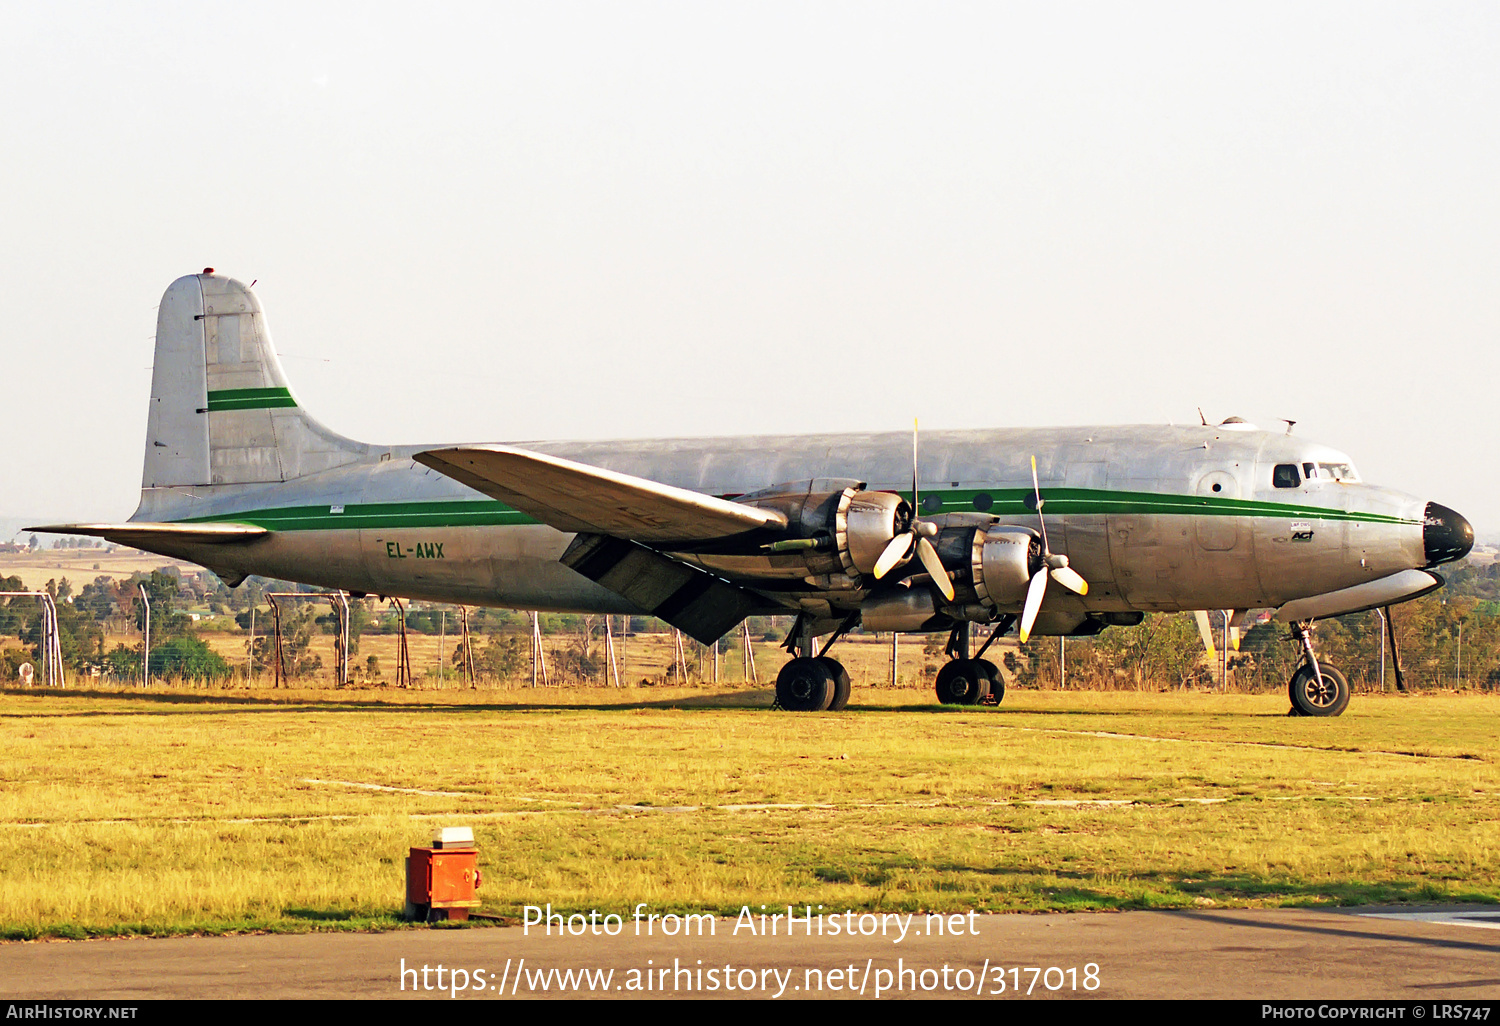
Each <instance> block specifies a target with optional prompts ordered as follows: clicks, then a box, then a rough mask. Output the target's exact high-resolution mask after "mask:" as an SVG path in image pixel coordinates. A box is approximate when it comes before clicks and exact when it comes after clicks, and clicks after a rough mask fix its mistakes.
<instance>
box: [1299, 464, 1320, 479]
mask: <svg viewBox="0 0 1500 1026" xmlns="http://www.w3.org/2000/svg"><path fill="white" fill-rule="evenodd" d="M1302 473H1304V474H1306V475H1307V479H1308V480H1309V481H1311V480H1312V479H1313V478H1315V477H1317V476H1318V465H1317V464H1316V463H1304V464H1302Z"/></svg>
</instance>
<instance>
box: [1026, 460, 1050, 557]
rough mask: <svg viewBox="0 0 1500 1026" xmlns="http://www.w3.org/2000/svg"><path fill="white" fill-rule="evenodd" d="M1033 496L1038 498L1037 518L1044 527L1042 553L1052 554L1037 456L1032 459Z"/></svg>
mask: <svg viewBox="0 0 1500 1026" xmlns="http://www.w3.org/2000/svg"><path fill="white" fill-rule="evenodd" d="M1031 494H1032V495H1034V496H1035V497H1036V518H1037V520H1038V521H1040V522H1041V525H1042V552H1044V553H1046V552H1051V551H1052V549H1051V547H1050V546H1048V544H1047V521H1046V520H1044V519H1043V518H1042V485H1041V482H1039V481H1038V480H1037V476H1036V456H1035V455H1033V456H1032V457H1031Z"/></svg>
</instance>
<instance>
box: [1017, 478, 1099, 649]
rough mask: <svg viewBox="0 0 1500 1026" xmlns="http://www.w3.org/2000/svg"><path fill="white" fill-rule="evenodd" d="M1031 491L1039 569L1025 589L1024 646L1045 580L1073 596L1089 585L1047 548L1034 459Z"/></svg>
mask: <svg viewBox="0 0 1500 1026" xmlns="http://www.w3.org/2000/svg"><path fill="white" fill-rule="evenodd" d="M1031 488H1032V493H1033V494H1034V495H1035V496H1036V518H1037V520H1039V521H1040V522H1041V525H1042V565H1041V567H1040V568H1038V569H1037V572H1036V573H1035V574H1033V575H1032V577H1031V583H1030V584H1029V585H1027V587H1026V604H1025V605H1024V606H1022V608H1021V633H1020V638H1021V641H1022V642H1023V643H1024V642H1025V641H1026V639H1027V638H1029V637H1030V636H1031V628H1032V627H1033V626H1034V625H1035V624H1036V615H1037V613H1039V612H1040V611H1041V608H1042V599H1044V598H1045V597H1046V596H1047V578H1049V577H1050V578H1052V579H1053V580H1054V581H1056V582H1057V583H1058V584H1061V585H1062V586H1063V587H1064V588H1067V589H1068V590H1069V591H1071V592H1073V593H1075V594H1078V595H1087V594H1088V593H1089V582H1088V581H1085V580H1084V579H1083V578H1082V577H1081V576H1080V575H1079V573H1078V571H1077V570H1074V569H1072V568H1071V567H1069V566H1068V557H1067V556H1063V555H1058V554H1056V553H1054V552H1053V551H1052V550H1051V549H1050V548H1049V547H1048V545H1047V521H1046V520H1045V519H1043V517H1042V486H1041V484H1040V482H1039V481H1038V479H1037V476H1036V457H1035V456H1033V457H1031Z"/></svg>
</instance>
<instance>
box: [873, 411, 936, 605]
mask: <svg viewBox="0 0 1500 1026" xmlns="http://www.w3.org/2000/svg"><path fill="white" fill-rule="evenodd" d="M920 498H921V497H920V496H919V495H918V494H917V422H916V421H915V420H913V421H912V422H911V505H912V509H913V510H917V509H920V508H921V506H920V505H919V502H918V500H919V499H920ZM937 533H938V526H937V524H934V523H930V522H929V521H926V520H922V519H919V518H918V517H917V516H916V515H915V514H913V516H912V519H911V523H910V524H909V525H908V527H907V530H905V531H898V532H896V537H894V538H892V539H891V540H890V543H889V544H888V545H886V547H885V551H883V552H881V554H880V558H879V559H877V560H876V561H875V579H876V580H879V579H880V578H882V577H884V576H885V575H886V574H888V573H890V572H891V571H892V570H894V569H895V568H896V567H898V566H901V565H902V564H904V563H906V561H907V560H909V559H911V556H912V550H913V549H915V550H916V554H917V558H918V559H919V560H921V561H922V566H924V567H925V568H926V569H927V573H928V574H929V575H931V577H932V583H934V584H936V585H937V588H938V591H940V592H942V593H943V598H945V599H947V600H948V601H949V602H952V601H953V595H954V592H953V580H952V578H950V577H949V576H948V571H947V570H945V569H944V568H943V561H942V560H941V559H939V558H938V554H937V549H935V548H933V546H932V541H931V539H933V538H936V537H937Z"/></svg>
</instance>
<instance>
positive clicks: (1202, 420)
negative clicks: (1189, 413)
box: [1198, 406, 1208, 427]
mask: <svg viewBox="0 0 1500 1026" xmlns="http://www.w3.org/2000/svg"><path fill="white" fill-rule="evenodd" d="M1198 422H1199V423H1200V424H1202V425H1203V426H1204V427H1208V418H1207V417H1205V416H1204V415H1203V407H1201V406H1200V407H1198Z"/></svg>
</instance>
